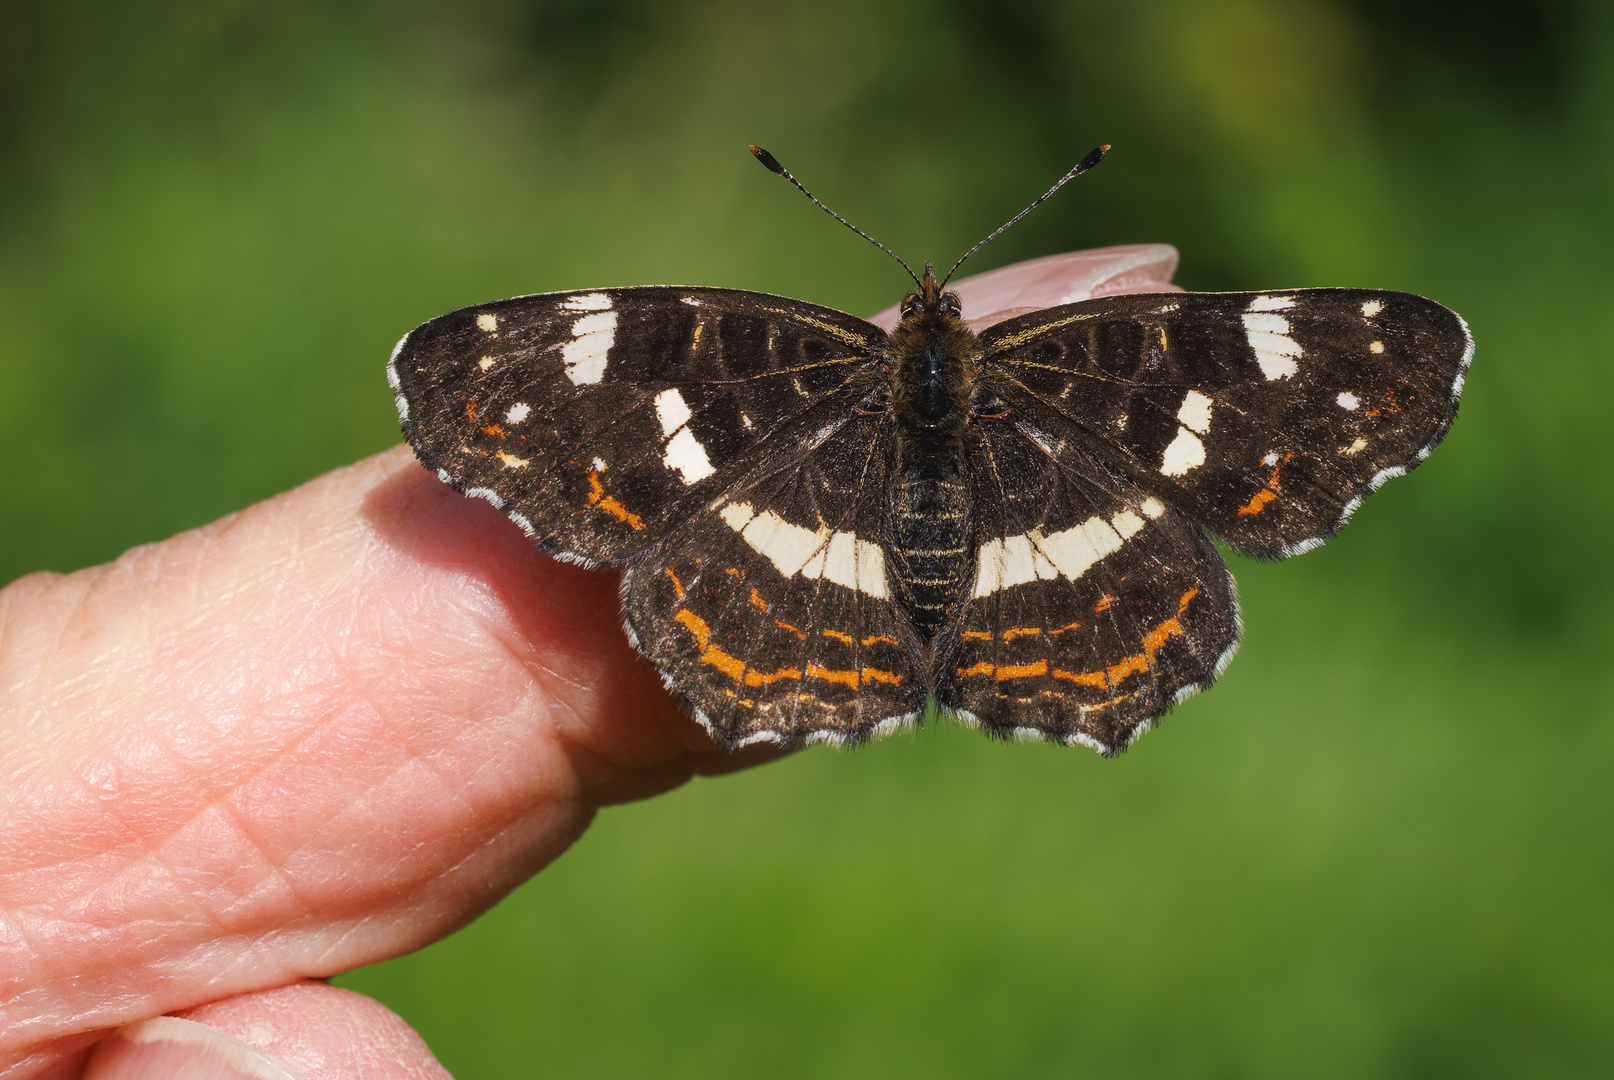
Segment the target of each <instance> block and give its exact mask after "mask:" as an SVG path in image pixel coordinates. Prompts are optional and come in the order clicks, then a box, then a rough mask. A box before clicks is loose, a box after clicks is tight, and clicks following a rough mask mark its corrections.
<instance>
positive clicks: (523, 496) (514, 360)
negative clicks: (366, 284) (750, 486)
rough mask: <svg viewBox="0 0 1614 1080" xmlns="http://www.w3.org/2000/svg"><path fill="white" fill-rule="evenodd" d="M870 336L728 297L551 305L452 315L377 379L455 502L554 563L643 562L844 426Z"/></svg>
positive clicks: (616, 292) (754, 298)
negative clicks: (727, 489)
mask: <svg viewBox="0 0 1614 1080" xmlns="http://www.w3.org/2000/svg"><path fill="white" fill-rule="evenodd" d="M884 340H885V334H884V332H883V331H881V330H879V329H878V328H876V327H874V326H871V325H869V324H868V323H866V322H863V321H862V320H861V319H855V318H853V317H852V316H850V315H845V314H842V313H840V312H837V311H832V310H830V309H828V308H821V307H818V306H816V305H813V304H806V303H802V302H801V301H796V300H786V299H784V298H782V297H775V296H769V295H767V294H765V293H754V292H742V291H738V290H730V289H706V288H673V287H660V286H656V287H644V288H625V289H597V290H591V291H586V292H570V293H547V294H541V295H537V296H525V297H518V298H515V299H512V300H501V301H498V302H495V303H490V304H480V305H477V306H475V307H468V308H462V309H460V310H459V311H454V312H450V313H448V314H447V315H443V316H440V317H438V318H436V319H433V320H431V321H430V322H428V323H425V324H424V325H422V326H420V327H417V328H416V329H415V330H413V331H412V332H410V334H409V335H408V336H407V337H405V338H404V339H403V340H402V341H401V342H399V344H398V347H397V349H396V350H395V351H394V353H393V359H392V362H391V363H390V364H389V367H388V373H389V378H390V379H391V380H392V382H393V387H394V390H395V393H396V395H397V398H398V405H399V413H400V415H401V416H402V417H403V422H404V430H405V434H406V435H407V436H408V438H409V440H410V442H411V443H412V444H413V445H414V447H415V451H416V453H417V454H418V455H419V456H420V458H421V460H422V461H423V462H424V463H425V464H427V465H428V466H429V467H431V468H434V469H436V470H437V471H438V474H439V475H440V476H441V477H442V478H443V479H444V480H445V481H446V482H447V483H449V484H451V485H453V486H454V487H455V488H456V489H458V490H460V491H463V492H465V493H466V494H470V495H477V496H480V497H482V498H485V499H488V501H490V502H492V503H494V505H496V506H498V507H500V509H502V510H504V511H505V513H506V514H508V515H509V516H510V517H511V519H512V520H514V521H516V523H517V524H519V525H521V526H522V527H523V528H524V529H525V530H526V531H527V532H528V533H529V535H532V536H534V538H535V539H537V540H538V541H539V542H541V543H543V544H544V546H545V547H546V548H548V549H549V550H550V551H552V552H555V553H557V554H560V555H562V556H570V557H573V558H577V559H580V560H583V561H587V562H595V561H599V562H608V563H620V562H622V561H624V560H626V559H629V558H632V557H634V556H635V555H638V554H641V553H642V552H644V551H647V550H649V549H650V548H651V547H653V546H654V545H655V543H656V542H657V541H658V540H659V539H660V538H661V537H662V536H664V535H665V534H666V532H667V531H668V530H669V529H671V528H672V527H674V526H676V525H677V524H679V523H680V522H682V521H684V520H685V519H687V518H688V517H689V515H690V514H691V513H692V512H693V509H694V508H695V507H698V506H700V505H701V504H702V503H703V502H704V501H708V500H710V499H711V498H712V497H713V496H714V495H715V494H716V493H717V492H719V491H721V490H723V488H724V486H725V485H726V484H728V483H730V482H732V480H733V479H734V476H735V472H736V470H737V469H739V468H742V467H743V466H742V464H741V463H746V462H749V461H751V460H752V459H753V458H754V457H755V456H756V455H757V454H758V453H761V452H763V444H764V443H767V444H769V446H770V447H772V446H783V447H786V448H789V447H791V446H792V445H794V443H795V442H796V441H799V439H798V436H799V437H805V435H806V434H809V433H811V432H813V431H816V430H818V429H819V428H822V427H824V426H825V425H827V424H832V423H835V422H837V420H838V418H840V419H843V418H844V417H845V415H846V414H847V412H848V410H849V408H850V406H851V405H852V404H853V403H854V402H855V399H856V397H857V396H858V394H859V393H861V392H862V390H864V389H866V388H867V385H868V383H869V381H870V380H871V378H872V377H873V373H872V372H871V370H870V366H869V359H870V356H871V355H872V354H874V353H875V352H877V351H878V350H879V348H880V347H881V344H882V343H883V342H884Z"/></svg>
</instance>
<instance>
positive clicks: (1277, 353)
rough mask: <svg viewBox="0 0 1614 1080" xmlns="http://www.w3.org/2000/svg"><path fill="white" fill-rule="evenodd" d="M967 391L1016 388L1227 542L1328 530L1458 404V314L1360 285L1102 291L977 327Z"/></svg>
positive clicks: (1259, 548)
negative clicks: (977, 378)
mask: <svg viewBox="0 0 1614 1080" xmlns="http://www.w3.org/2000/svg"><path fill="white" fill-rule="evenodd" d="M982 346H983V349H984V353H985V356H984V360H983V364H982V385H983V386H985V387H987V388H988V389H989V390H991V391H992V392H993V393H995V394H996V395H998V396H999V397H1001V398H1002V399H1003V400H1004V402H1005V403H1006V404H1008V405H1010V406H1011V407H1012V406H1013V405H1014V404H1015V402H1016V401H1017V400H1018V399H1019V397H1020V396H1021V395H1030V396H1031V397H1034V398H1036V399H1038V400H1039V401H1041V402H1043V403H1045V404H1047V405H1049V406H1051V407H1052V408H1054V409H1056V410H1058V411H1059V412H1060V413H1061V414H1062V415H1063V416H1065V417H1066V418H1067V419H1068V420H1069V421H1070V422H1071V423H1072V424H1073V425H1075V426H1076V427H1078V428H1080V429H1081V431H1082V432H1083V433H1084V435H1085V437H1086V438H1087V439H1088V440H1089V442H1090V444H1091V445H1098V444H1099V443H1107V444H1108V445H1109V446H1110V447H1112V448H1113V449H1112V450H1111V453H1112V454H1113V456H1114V457H1115V459H1116V462H1117V464H1118V465H1121V466H1124V467H1126V468H1127V470H1128V472H1129V473H1130V474H1131V475H1132V477H1133V478H1134V479H1135V480H1136V481H1137V482H1139V483H1140V484H1142V485H1143V486H1145V487H1147V488H1149V489H1150V490H1152V491H1155V492H1156V493H1157V494H1159V495H1160V496H1161V497H1162V498H1165V499H1167V500H1168V501H1170V502H1172V503H1173V504H1174V505H1177V506H1179V507H1181V508H1182V509H1183V510H1184V511H1185V512H1187V513H1188V514H1190V515H1191V516H1192V517H1194V518H1195V519H1196V520H1198V521H1199V522H1201V523H1202V524H1204V525H1205V526H1206V527H1208V528H1209V529H1211V530H1212V531H1213V532H1215V533H1216V534H1217V535H1218V536H1220V537H1222V538H1223V539H1224V540H1226V541H1227V542H1228V543H1229V544H1231V545H1232V546H1233V547H1234V548H1236V549H1238V550H1240V551H1243V552H1245V553H1248V554H1254V555H1264V556H1275V555H1287V554H1293V553H1294V552H1296V551H1302V550H1305V549H1306V548H1308V547H1311V546H1314V545H1316V544H1319V543H1321V542H1323V541H1324V540H1326V539H1327V538H1328V537H1330V536H1332V535H1333V534H1334V533H1335V532H1336V531H1337V530H1338V529H1339V527H1340V526H1341V525H1343V524H1344V522H1345V519H1346V518H1347V517H1349V515H1350V513H1351V511H1352V510H1354V509H1355V508H1356V506H1357V504H1358V503H1359V502H1360V501H1361V499H1362V498H1363V497H1364V496H1365V495H1367V494H1368V493H1369V492H1371V491H1372V490H1374V489H1375V488H1376V487H1378V485H1379V484H1381V483H1383V482H1384V481H1385V480H1386V479H1389V478H1390V477H1391V476H1398V475H1401V474H1402V473H1403V472H1405V471H1407V470H1408V469H1411V468H1413V467H1414V466H1416V465H1417V464H1418V463H1419V462H1420V461H1422V460H1423V458H1424V457H1425V456H1427V455H1428V453H1429V451H1430V450H1431V449H1433V448H1434V446H1435V444H1436V443H1438V442H1439V441H1440V439H1441V437H1442V436H1443V435H1444V434H1445V432H1446V429H1447V428H1448V427H1449V426H1450V424H1451V421H1452V418H1453V417H1454V416H1455V414H1456V411H1457V399H1458V396H1459V394H1460V393H1461V391H1462V383H1463V377H1464V375H1465V373H1466V371H1467V367H1468V361H1469V359H1470V357H1471V356H1472V353H1473V343H1472V339H1471V338H1470V337H1469V335H1468V329H1467V327H1466V326H1465V325H1464V323H1463V321H1462V319H1460V318H1459V317H1458V316H1457V315H1455V314H1454V313H1452V312H1451V311H1448V310H1447V309H1446V308H1443V307H1441V306H1440V305H1439V304H1436V303H1434V302H1432V301H1429V300H1425V299H1423V298H1422V297H1418V296H1412V295H1410V294H1407V293H1397V292H1384V291H1379V290H1373V289H1300V290H1293V291H1287V292H1265V293H1156V294H1141V295H1132V296H1117V297H1106V298H1102V299H1097V300H1088V301H1083V302H1081V303H1076V304H1070V305H1066V306H1064V307H1058V308H1049V309H1047V310H1044V311H1039V312H1035V313H1033V314H1030V315H1025V316H1021V317H1019V318H1016V319H1011V320H1009V321H1007V322H1004V323H1000V324H998V325H996V326H994V327H991V328H990V329H988V330H987V331H986V332H985V333H984V334H983V335H982Z"/></svg>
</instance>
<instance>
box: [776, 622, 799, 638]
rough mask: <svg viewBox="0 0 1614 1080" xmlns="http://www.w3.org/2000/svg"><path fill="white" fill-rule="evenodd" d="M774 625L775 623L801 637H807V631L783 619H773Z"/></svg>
mask: <svg viewBox="0 0 1614 1080" xmlns="http://www.w3.org/2000/svg"><path fill="white" fill-rule="evenodd" d="M773 625H775V626H777V627H780V628H781V629H784V630H789V631H790V632H791V633H792V634H795V635H796V636H797V637H799V638H803V639H805V638H806V637H807V631H805V630H798V629H796V628H795V627H794V626H791V625H790V624H789V623H787V622H785V621H784V620H783V619H775V620H773Z"/></svg>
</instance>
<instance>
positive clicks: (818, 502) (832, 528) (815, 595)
mask: <svg viewBox="0 0 1614 1080" xmlns="http://www.w3.org/2000/svg"><path fill="white" fill-rule="evenodd" d="M890 460H891V424H890V419H889V416H888V415H886V414H883V413H868V414H857V415H854V416H853V417H852V418H850V419H849V420H848V421H847V422H846V423H845V424H844V425H842V426H841V427H840V428H839V429H838V430H836V431H835V432H834V433H833V434H831V435H829V436H828V437H827V438H825V439H824V440H822V441H821V442H819V443H817V444H816V445H815V446H814V447H813V448H812V449H811V451H810V452H809V453H807V454H805V455H804V456H802V457H800V458H799V459H797V460H795V461H793V462H791V463H789V464H787V465H785V466H784V467H782V468H772V469H770V468H769V467H768V466H766V465H764V466H760V467H758V468H757V469H755V470H754V472H753V474H752V475H749V476H747V477H745V478H744V479H743V480H742V481H741V482H739V483H737V484H735V485H734V486H733V487H732V488H731V489H730V490H729V491H728V492H727V493H726V494H725V495H724V496H723V497H721V498H719V499H717V500H714V501H713V502H712V503H711V504H710V505H708V506H706V507H703V508H702V509H701V510H700V511H699V512H697V513H696V514H695V515H694V516H693V518H692V519H691V520H690V521H689V522H688V523H687V524H685V525H684V526H683V527H681V528H679V529H678V530H677V531H676V532H674V533H673V534H672V535H671V536H669V537H668V539H667V541H666V543H665V544H664V545H663V546H662V547H661V548H660V549H659V550H657V551H656V552H654V553H653V554H652V555H651V556H650V557H647V558H645V559H642V560H640V561H638V562H636V563H634V564H633V565H632V566H631V567H630V568H629V569H628V572H627V575H626V576H625V578H624V580H623V590H622V591H623V613H624V617H625V618H626V621H627V626H628V629H629V632H630V633H631V634H632V636H633V637H634V638H635V640H636V643H637V645H638V648H639V650H640V651H641V652H643V653H644V654H645V655H646V656H647V657H648V658H649V659H650V660H651V661H652V662H653V663H654V664H655V665H656V666H657V667H658V668H660V669H661V671H662V673H663V676H664V677H665V678H666V679H667V681H668V684H669V686H671V687H672V688H674V689H676V690H677V691H678V692H679V693H680V694H681V695H682V696H683V697H684V699H685V700H686V701H687V702H688V703H689V704H690V705H692V706H693V707H694V709H695V710H697V714H698V716H699V717H700V718H701V719H702V721H703V722H704V723H705V724H706V726H707V727H708V729H709V730H710V731H711V732H712V734H713V736H714V737H715V738H716V739H717V740H718V741H719V742H720V743H722V744H723V745H725V746H731V747H732V746H739V745H744V744H746V743H749V742H756V741H771V742H776V743H781V744H797V743H801V742H811V741H816V740H819V739H826V740H829V741H833V742H837V743H839V742H845V741H857V740H860V739H862V738H864V737H866V736H868V735H869V734H871V733H873V732H877V731H885V730H888V729H889V728H891V727H892V726H894V725H896V724H899V723H902V722H905V721H907V720H911V719H913V718H914V717H916V716H917V715H918V714H919V713H920V712H921V711H922V710H923V709H924V705H925V699H926V695H927V692H928V687H927V679H926V676H925V673H924V670H923V668H922V667H921V666H920V665H919V663H918V662H917V654H916V649H915V646H914V642H913V641H912V637H911V632H910V631H908V630H907V628H906V627H905V625H904V623H903V620H902V618H901V616H900V614H899V613H898V610H897V607H896V604H895V602H894V601H893V599H892V595H891V589H890V585H889V582H888V580H887V573H886V565H885V552H884V547H885V543H886V540H887V537H886V527H887V516H886V513H885V505H884V500H885V497H886V489H887V476H888V472H889V468H890Z"/></svg>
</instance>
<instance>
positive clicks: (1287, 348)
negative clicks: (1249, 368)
mask: <svg viewBox="0 0 1614 1080" xmlns="http://www.w3.org/2000/svg"><path fill="white" fill-rule="evenodd" d="M1294 306H1295V302H1294V300H1293V299H1291V298H1290V297H1287V296H1257V297H1256V298H1255V299H1254V300H1251V301H1250V307H1249V313H1246V314H1245V315H1244V316H1243V319H1244V336H1245V337H1246V338H1247V339H1248V340H1249V343H1250V348H1252V349H1254V350H1255V362H1256V363H1257V364H1259V365H1260V367H1261V374H1262V375H1264V376H1265V377H1266V378H1267V380H1268V381H1271V380H1273V379H1287V378H1288V377H1289V376H1291V375H1293V374H1294V373H1295V372H1296V371H1298V370H1300V365H1299V364H1297V363H1296V362H1295V361H1296V360H1297V359H1298V358H1299V357H1301V356H1304V355H1305V350H1304V349H1302V348H1301V347H1300V343H1299V342H1298V341H1296V340H1295V339H1294V338H1292V337H1290V336H1289V334H1290V327H1289V320H1288V319H1286V318H1284V317H1283V316H1282V315H1273V314H1271V313H1272V312H1274V311H1282V310H1284V309H1286V308H1292V307H1294Z"/></svg>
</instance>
